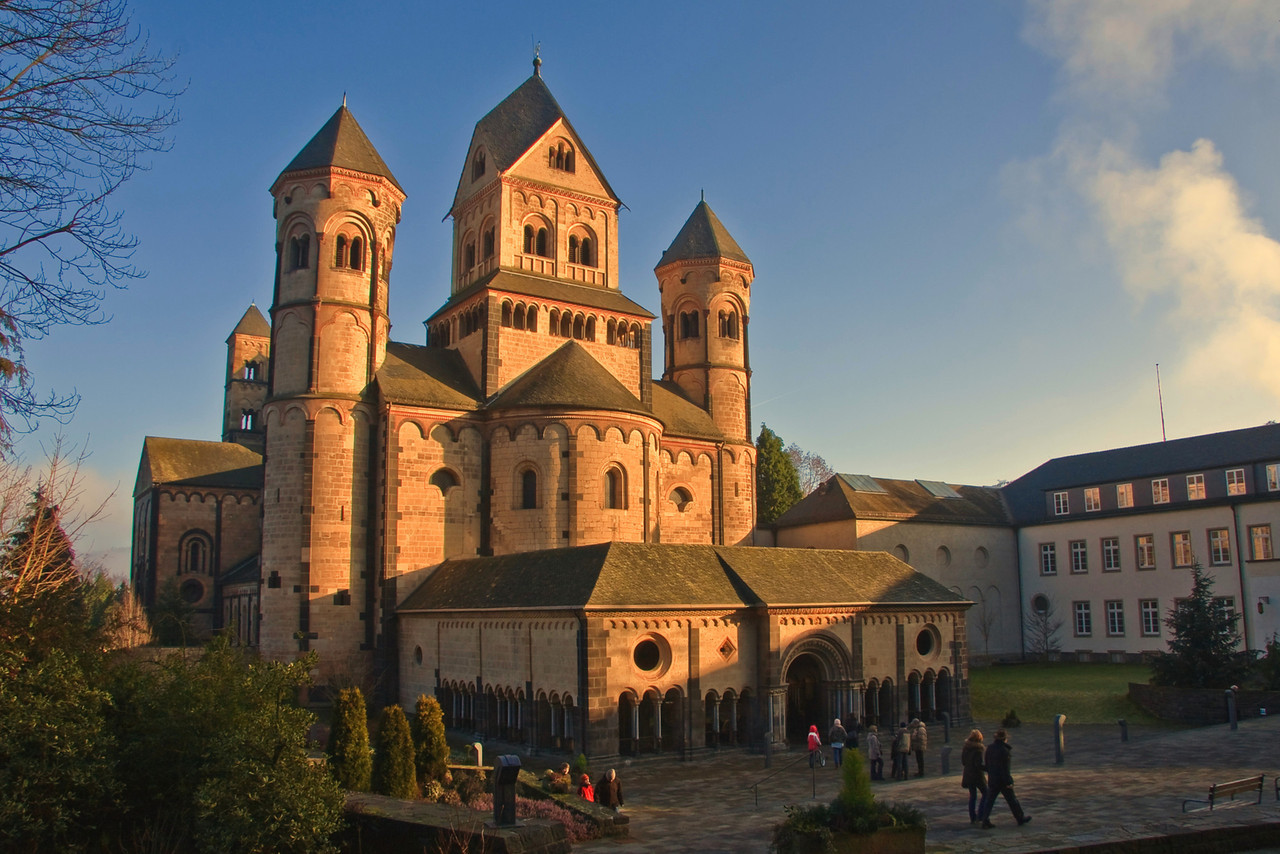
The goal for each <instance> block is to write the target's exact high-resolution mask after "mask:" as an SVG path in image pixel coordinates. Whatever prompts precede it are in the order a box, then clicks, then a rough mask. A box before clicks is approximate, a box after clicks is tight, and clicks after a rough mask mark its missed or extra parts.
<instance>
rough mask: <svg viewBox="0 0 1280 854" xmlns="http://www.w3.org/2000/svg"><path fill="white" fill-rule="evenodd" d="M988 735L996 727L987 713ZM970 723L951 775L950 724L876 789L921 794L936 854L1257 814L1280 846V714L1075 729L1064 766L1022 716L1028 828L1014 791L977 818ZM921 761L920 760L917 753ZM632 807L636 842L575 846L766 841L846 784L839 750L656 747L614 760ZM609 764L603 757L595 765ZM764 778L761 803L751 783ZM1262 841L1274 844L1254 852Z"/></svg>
mask: <svg viewBox="0 0 1280 854" xmlns="http://www.w3.org/2000/svg"><path fill="white" fill-rule="evenodd" d="M979 728H980V729H982V731H983V734H984V735H985V736H986V737H987V740H988V741H990V738H991V734H992V733H993V732H994V731H995V727H994V726H985V725H982V724H979ZM967 734H968V730H967V729H964V730H957V731H953V732H952V733H951V746H952V747H953V748H954V749H953V751H952V753H951V773H950V774H948V775H946V776H942V775H940V773H939V770H940V765H941V758H940V750H941V748H942V747H943V743H942V730H941V727H940V726H938V727H933V728H931V729H930V734H929V751H928V753H927V754H926V756H925V759H926V776H925V777H923V778H919V779H914V778H913V779H911V780H908V781H903V782H885V783H879V782H877V783H875V784H873V785H874V788H875V793H876V797H878V798H881V799H884V800H889V801H899V802H903V803H909V804H911V805H912V806H915V807H917V808H918V809H921V810H923V811H924V813H925V814H926V815H927V816H928V818H929V832H928V838H927V847H928V851H929V852H938V854H941V852H956V854H969V852H988V851H991V852H1002V854H1003V853H1005V852H1007V853H1008V854H1011V853H1012V852H1039V851H1055V850H1061V849H1069V848H1072V847H1075V846H1081V845H1088V844H1092V843H1097V842H1107V841H1123V840H1126V839H1138V838H1144V837H1151V836H1164V835H1168V834H1173V833H1181V832H1187V831H1195V830H1206V829H1213V828H1218V827H1224V826H1236V825H1245V824H1261V825H1266V824H1270V830H1269V837H1268V838H1267V841H1266V842H1265V843H1264V844H1267V845H1272V846H1275V847H1274V849H1270V848H1269V849H1265V850H1267V851H1273V850H1274V851H1275V852H1280V804H1278V803H1277V802H1276V796H1275V789H1274V784H1273V780H1274V775H1275V774H1277V773H1280V717H1277V716H1271V717H1266V718H1257V719H1252V720H1246V721H1241V722H1240V727H1239V730H1238V731H1235V732H1232V731H1231V730H1230V728H1229V727H1228V726H1226V725H1225V724H1224V725H1221V726H1213V727H1204V728H1200V729H1190V730H1165V729H1137V728H1131V729H1130V738H1129V741H1128V742H1125V743H1122V742H1121V741H1120V734H1119V728H1118V727H1116V726H1109V727H1103V726H1080V727H1072V726H1071V725H1070V722H1068V725H1067V728H1066V745H1067V753H1066V761H1065V763H1064V764H1063V765H1061V766H1059V765H1056V764H1055V763H1054V752H1053V734H1052V728H1051V727H1049V726H1046V725H1024V726H1022V727H1019V728H1017V729H1014V730H1011V731H1010V744H1011V745H1012V746H1013V776H1014V780H1015V783H1016V790H1017V792H1018V797H1019V799H1020V800H1021V802H1022V805H1023V807H1024V808H1025V809H1026V811H1027V813H1028V814H1029V815H1031V816H1032V817H1033V819H1034V820H1033V821H1032V822H1031V823H1029V824H1027V825H1024V826H1023V827H1017V826H1016V825H1015V824H1014V822H1013V818H1012V816H1011V815H1010V814H1009V808H1008V806H1007V805H1006V804H1005V803H1004V800H1003V799H1000V800H999V801H997V803H996V806H995V809H994V811H993V813H992V821H993V822H994V823H995V824H996V827H995V828H994V829H992V830H981V829H978V828H975V827H971V826H970V824H969V817H968V812H967V798H968V793H967V792H966V791H965V790H964V789H961V788H960V746H961V744H962V742H963V740H964V737H965V736H966V735H967ZM913 765H914V763H913ZM615 767H617V769H618V775H619V777H620V778H621V780H622V783H623V790H624V794H625V797H626V806H625V807H624V812H626V813H627V815H629V816H630V818H631V835H630V838H629V839H625V840H618V841H611V840H595V841H592V842H589V843H582V844H579V845H575V846H574V850H575V851H581V852H596V854H639V852H765V851H767V850H768V848H769V840H770V838H771V832H772V827H773V825H774V824H776V823H777V822H779V821H780V820H781V819H782V818H783V807H784V805H786V804H792V803H812V802H813V792H814V789H815V787H816V793H817V799H818V800H820V801H830V800H831V799H833V798H834V797H835V795H836V793H837V791H838V788H839V780H838V775H837V774H836V771H835V768H834V765H833V764H832V763H831V762H830V761H829V760H828V762H827V766H826V767H825V768H819V769H817V771H816V772H815V773H811V772H810V770H809V767H808V763H807V761H805V757H804V756H803V754H802V753H801V752H799V751H793V752H790V753H780V754H775V755H774V758H773V767H772V768H771V769H765V768H764V758H763V756H761V755H759V754H745V753H726V754H723V755H716V756H711V757H708V758H706V759H697V760H693V761H689V762H681V761H679V760H676V759H668V758H654V759H648V760H639V761H633V762H631V763H630V764H628V763H627V762H626V761H625V760H624V761H622V762H621V763H620V764H619V765H617V766H615ZM603 770H604V769H597V768H593V769H592V771H593V773H595V774H599V773H600V772H601V771H603ZM1260 773H1261V774H1266V775H1267V778H1266V782H1265V787H1264V793H1263V799H1262V805H1261V806H1257V805H1255V804H1254V803H1253V800H1252V799H1251V798H1247V799H1246V800H1245V801H1244V802H1242V803H1241V802H1237V803H1233V804H1230V805H1228V806H1226V807H1222V806H1219V807H1216V808H1215V809H1214V811H1213V812H1212V813H1210V812H1209V810H1208V809H1196V810H1193V811H1192V812H1189V813H1186V814H1184V813H1183V812H1182V801H1183V799H1184V798H1196V797H1198V798H1205V797H1207V795H1208V789H1209V784H1211V783H1215V782H1226V781H1228V780H1235V779H1239V778H1241V777H1247V776H1250V775H1253V774H1260ZM769 774H772V775H773V776H772V777H770V778H769V779H767V780H764V781H763V782H761V783H760V785H759V803H758V804H757V803H756V801H755V797H754V795H753V792H752V790H751V789H749V788H748V786H750V785H751V784H752V783H754V782H756V781H759V780H762V778H765V777H766V775H769ZM1255 850H1263V849H1255Z"/></svg>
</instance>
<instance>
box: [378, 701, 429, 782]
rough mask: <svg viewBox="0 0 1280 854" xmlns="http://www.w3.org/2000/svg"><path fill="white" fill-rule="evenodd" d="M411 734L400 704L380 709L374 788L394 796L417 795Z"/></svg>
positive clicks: (407, 720)
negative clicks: (380, 719)
mask: <svg viewBox="0 0 1280 854" xmlns="http://www.w3.org/2000/svg"><path fill="white" fill-rule="evenodd" d="M413 754H414V751H413V736H411V735H410V734H409V719H408V718H406V717H405V716H404V709H402V708H400V707H399V706H387V707H386V708H385V709H383V710H382V721H381V723H379V725H378V749H377V751H375V753H374V756H373V791H375V792H377V793H378V794H379V795H389V796H390V797H393V798H416V797H417V796H418V778H417V775H416V774H415V773H414V770H413V764H414V755H413Z"/></svg>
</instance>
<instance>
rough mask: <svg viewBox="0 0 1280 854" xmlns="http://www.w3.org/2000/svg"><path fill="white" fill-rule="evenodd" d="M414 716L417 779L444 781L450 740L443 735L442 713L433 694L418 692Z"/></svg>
mask: <svg viewBox="0 0 1280 854" xmlns="http://www.w3.org/2000/svg"><path fill="white" fill-rule="evenodd" d="M414 711H415V713H414V716H413V747H414V764H415V766H416V767H417V770H418V779H419V780H420V781H422V782H423V783H424V784H425V782H426V781H427V780H443V779H444V775H445V774H446V773H447V771H448V769H447V768H446V764H447V763H448V761H449V743H448V742H447V741H446V740H445V737H444V712H443V711H442V710H441V709H440V703H439V702H438V701H437V700H436V698H435V697H428V696H427V695H426V694H420V695H418V705H417V708H416V709H415V710H414Z"/></svg>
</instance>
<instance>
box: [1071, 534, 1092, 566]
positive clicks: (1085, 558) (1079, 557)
mask: <svg viewBox="0 0 1280 854" xmlns="http://www.w3.org/2000/svg"><path fill="white" fill-rule="evenodd" d="M1071 571H1072V572H1073V573H1076V574H1077V575H1078V574H1080V573H1082V572H1088V571H1089V548H1088V546H1087V545H1086V544H1085V541H1084V540H1072V541H1071Z"/></svg>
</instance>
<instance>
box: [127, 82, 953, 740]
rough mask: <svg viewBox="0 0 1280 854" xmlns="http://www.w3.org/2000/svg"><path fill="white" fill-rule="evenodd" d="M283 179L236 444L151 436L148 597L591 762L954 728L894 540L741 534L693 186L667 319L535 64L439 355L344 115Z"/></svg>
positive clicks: (455, 210)
mask: <svg viewBox="0 0 1280 854" xmlns="http://www.w3.org/2000/svg"><path fill="white" fill-rule="evenodd" d="M271 193H272V196H273V198H274V202H275V218H276V230H277V253H278V260H279V263H278V265H277V272H276V277H275V282H274V286H273V295H272V305H271V309H270V316H269V321H268V320H267V319H266V318H264V317H262V315H261V313H260V312H258V310H257V309H256V307H254V308H251V309H250V310H249V311H248V312H246V314H245V316H244V318H243V319H242V320H241V322H240V323H239V324H238V325H237V327H236V330H235V331H234V332H233V333H232V335H231V337H230V338H229V339H228V370H227V383H226V389H225V399H226V404H225V407H224V410H225V416H224V428H223V441H222V442H199V441H191V440H176V439H156V438H148V439H147V440H146V442H145V443H144V451H143V459H142V463H141V465H140V469H139V478H138V481H137V485H136V488H135V542H134V557H133V575H134V583H135V586H136V588H137V589H138V590H139V592H140V595H141V596H142V597H143V600H144V603H146V604H148V605H149V606H152V607H154V606H155V605H156V603H157V601H158V599H159V597H160V596H161V591H162V590H163V589H164V588H165V587H166V585H170V586H173V585H176V589H177V590H178V591H179V593H180V595H181V597H182V598H183V599H185V600H186V601H187V602H188V603H189V604H190V605H191V607H192V608H193V609H194V610H195V612H196V614H197V617H198V621H199V624H200V625H201V626H202V627H204V628H206V629H208V630H210V631H212V630H223V631H234V632H235V633H236V634H237V636H238V637H239V638H240V639H241V640H242V641H243V642H245V643H249V644H252V645H255V646H257V647H258V648H259V649H260V651H261V653H262V654H263V655H265V656H268V657H272V658H281V659H283V658H289V657H292V656H295V655H297V654H299V653H300V652H302V651H306V650H316V651H317V652H318V653H319V655H320V662H321V664H320V668H321V672H320V680H321V682H322V683H324V682H328V683H339V682H341V683H350V682H363V683H365V684H368V685H377V686H379V688H380V690H381V691H382V692H383V693H384V695H385V696H387V697H389V698H398V699H399V700H400V701H401V702H404V703H406V704H409V703H412V702H413V700H414V698H415V697H416V696H417V695H418V694H419V693H434V694H435V695H436V696H438V697H440V699H441V700H442V702H443V703H444V707H445V712H446V717H447V719H448V721H449V722H450V723H451V724H453V725H455V726H459V727H467V728H470V729H472V730H475V731H478V732H481V733H485V734H490V735H494V736H498V735H501V736H505V737H508V738H511V739H513V740H518V741H524V742H527V743H529V744H540V745H544V746H548V747H560V748H562V749H572V750H582V749H587V750H589V751H590V752H592V753H593V754H595V755H612V754H617V753H629V752H636V751H646V750H666V749H680V750H694V749H699V748H702V747H709V746H716V745H720V744H724V743H735V744H738V743H748V742H751V743H756V744H759V743H760V742H761V740H762V739H764V738H766V737H772V738H773V739H774V740H776V741H781V740H782V739H784V738H785V736H786V734H787V732H788V731H789V730H797V729H800V728H801V727H802V725H803V728H807V725H808V723H821V722H822V719H823V718H828V717H832V716H835V715H837V714H843V715H844V716H846V717H857V718H867V719H870V720H878V721H884V722H890V723H891V722H893V719H895V718H897V717H903V716H906V715H908V714H917V713H918V714H921V715H923V716H926V717H931V716H933V715H936V714H940V713H942V712H944V711H945V712H948V713H949V714H951V715H952V717H954V718H957V719H963V718H967V717H968V700H967V690H966V686H967V663H966V647H965V637H966V631H965V610H966V608H967V607H968V604H969V603H968V602H967V601H965V600H963V599H962V598H961V597H959V596H957V595H956V594H954V593H952V592H950V591H948V590H947V589H946V588H944V587H942V586H941V585H939V584H937V583H936V582H933V581H930V580H929V579H927V578H925V577H924V576H922V575H920V574H918V573H915V572H914V571H912V570H911V569H910V567H907V566H906V565H905V564H903V563H902V562H900V561H898V560H896V559H895V558H893V557H892V556H890V555H887V554H880V553H862V554H854V553H844V552H835V551H824V552H816V551H809V550H791V549H765V548H752V547H751V542H752V534H753V528H754V521H755V515H756V514H755V493H754V486H755V449H754V447H753V445H752V441H751V433H752V430H751V426H752V425H751V415H750V411H751V396H750V377H751V368H750V361H749V358H748V352H749V337H748V328H749V324H748V320H749V316H750V305H751V300H750V295H751V288H752V286H753V280H754V268H753V266H752V264H751V261H750V259H749V258H748V257H747V255H746V254H745V253H744V252H743V250H742V249H741V247H739V246H738V244H737V243H736V242H735V241H734V239H733V238H732V236H731V235H730V234H729V232H728V231H727V230H726V229H725V228H724V226H723V224H722V223H721V222H720V220H719V219H718V218H717V217H716V215H715V213H713V212H712V210H711V208H710V207H709V206H708V205H707V204H706V203H705V201H704V202H700V203H699V204H698V205H697V206H696V207H695V208H694V210H693V212H692V214H691V215H690V217H689V219H688V221H687V222H686V223H685V225H684V227H683V228H682V229H681V230H680V232H679V233H678V234H677V235H676V237H675V239H674V240H673V241H672V243H671V245H670V247H669V248H668V249H667V250H666V251H665V252H664V253H663V254H662V257H661V258H660V260H659V261H658V263H657V265H656V268H655V275H656V277H657V280H658V289H659V293H660V304H661V314H660V316H659V317H657V318H655V317H654V316H653V315H652V314H651V313H650V312H649V311H647V310H646V309H645V308H643V307H642V306H641V305H639V304H638V303H636V302H633V301H632V300H631V299H629V298H628V297H626V296H625V295H624V294H623V293H622V291H621V289H620V283H619V281H618V247H619V236H618V213H619V209H620V207H621V202H620V201H619V199H618V197H617V195H616V194H615V193H614V191H613V189H612V188H611V187H610V186H609V183H608V181H607V180H606V178H605V176H604V174H603V172H602V171H601V170H600V168H599V166H598V165H597V164H596V162H595V160H594V158H593V157H592V155H591V153H590V152H589V150H588V149H587V147H586V146H585V144H584V143H583V141H582V140H581V138H580V137H579V136H578V134H577V133H576V131H575V130H574V128H573V126H572V125H571V124H570V122H569V120H568V118H567V117H566V116H565V115H564V113H563V111H562V110H561V109H560V107H559V105H558V104H557V103H556V101H555V98H554V97H553V96H552V95H551V93H550V91H549V90H548V88H547V86H546V84H545V82H544V81H543V79H542V78H541V76H540V75H539V74H538V73H537V67H536V65H535V73H534V75H533V76H531V77H530V78H529V79H528V80H526V81H525V82H524V83H523V84H522V85H521V86H520V87H518V88H517V89H516V90H515V91H514V92H512V93H511V95H509V96H508V97H507V98H506V99H504V100H503V101H502V102H501V103H500V104H499V105H498V106H497V107H495V108H494V109H493V110H491V111H490V112H489V113H488V114H487V115H486V116H484V117H483V118H482V119H481V120H480V121H479V122H478V123H477V125H476V127H475V132H474V134H473V136H472V140H471V144H470V146H469V149H468V151H467V153H466V155H465V159H464V160H463V163H462V170H461V175H460V178H459V182H458V188H457V192H456V194H455V197H454V200H453V205H452V208H451V210H450V216H451V218H452V220H453V247H454V249H453V252H454V254H453V265H452V274H451V285H450V292H449V297H448V299H447V300H446V302H445V303H444V305H443V306H442V307H441V308H440V309H439V310H438V311H436V312H435V313H434V314H433V315H432V316H431V317H430V318H429V319H428V320H427V322H426V326H427V342H426V343H425V344H424V345H414V344H405V343H398V342H393V341H390V340H389V338H388V332H389V327H390V324H389V319H388V315H387V305H388V290H389V287H390V281H391V269H392V262H393V259H394V251H395V245H396V241H397V239H398V237H399V235H398V233H397V229H398V226H399V222H400V211H401V207H402V205H403V204H404V203H405V199H406V195H405V192H404V190H403V189H402V188H401V187H400V185H399V183H398V182H397V181H396V179H395V177H394V175H393V174H392V173H391V171H390V169H389V168H388V167H387V165H386V164H385V163H384V162H383V160H382V158H381V156H380V155H379V154H378V152H377V151H376V149H375V148H374V146H373V145H372V144H371V143H370V141H369V140H368V138H367V137H366V136H365V134H364V133H363V131H362V130H361V129H360V127H359V125H358V124H357V123H356V120H355V118H354V116H352V114H351V113H350V111H349V110H347V108H346V106H345V104H344V105H343V107H341V108H340V109H339V110H338V111H337V112H336V113H335V114H334V115H333V117H332V118H331V119H330V120H329V121H328V122H327V123H326V124H325V125H324V126H323V127H322V128H321V129H320V131H319V132H318V133H317V134H316V135H315V137H313V138H312V139H311V141H310V142H309V143H307V145H306V146H304V147H303V149H302V150H301V151H300V152H299V154H298V155H297V157H295V158H294V160H293V161H292V162H291V163H290V164H289V165H288V166H287V167H286V168H285V169H284V171H283V172H282V173H281V174H280V176H279V178H277V180H276V181H275V183H274V185H273V186H272V188H271ZM655 320H656V321H657V322H658V323H659V324H661V329H662V336H661V339H662V341H663V342H665V343H664V345H663V348H662V352H661V353H660V354H655V353H654V340H655V336H654V334H653V331H654V330H653V327H654V322H655ZM655 355H658V356H659V358H660V361H661V378H660V379H654V378H653V373H654V362H655ZM193 538H195V540H198V541H199V543H200V544H201V545H200V546H198V547H193V546H190V545H189V543H191V542H194V541H195V540H193ZM255 546H256V548H255ZM811 718H812V720H810V719H811Z"/></svg>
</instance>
